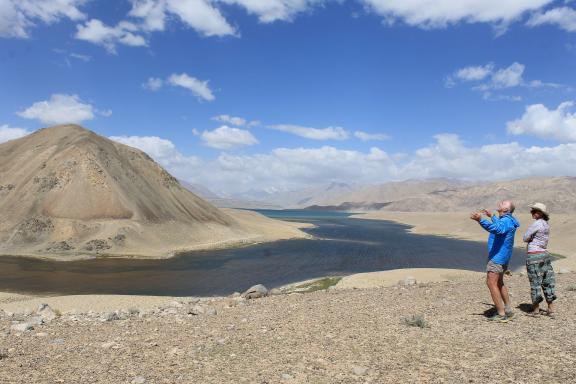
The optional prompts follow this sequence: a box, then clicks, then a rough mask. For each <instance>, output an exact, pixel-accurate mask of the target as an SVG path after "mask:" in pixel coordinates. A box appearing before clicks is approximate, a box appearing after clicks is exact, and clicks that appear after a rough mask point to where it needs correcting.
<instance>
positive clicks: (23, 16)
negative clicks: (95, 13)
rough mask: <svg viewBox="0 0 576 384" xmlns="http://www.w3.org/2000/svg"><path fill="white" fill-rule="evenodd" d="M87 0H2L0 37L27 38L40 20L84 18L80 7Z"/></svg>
mask: <svg viewBox="0 0 576 384" xmlns="http://www.w3.org/2000/svg"><path fill="white" fill-rule="evenodd" d="M84 3H86V0H0V37H17V38H27V37H29V34H30V29H31V28H33V27H34V26H36V25H37V23H38V22H41V23H44V24H54V23H57V22H59V21H60V20H62V19H70V20H74V21H77V20H82V19H83V18H84V17H85V16H84V14H83V13H82V12H81V11H80V9H79V7H80V6H81V5H83V4H84Z"/></svg>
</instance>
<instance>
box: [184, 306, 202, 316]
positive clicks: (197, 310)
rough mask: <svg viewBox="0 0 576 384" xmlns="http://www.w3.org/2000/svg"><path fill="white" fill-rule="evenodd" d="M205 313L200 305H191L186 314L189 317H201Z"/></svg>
mask: <svg viewBox="0 0 576 384" xmlns="http://www.w3.org/2000/svg"><path fill="white" fill-rule="evenodd" d="M205 312H206V311H205V310H204V307H203V306H201V305H198V304H196V305H193V306H192V307H191V308H190V309H189V310H188V313H189V314H191V315H195V316H197V315H203V314H204V313H205Z"/></svg>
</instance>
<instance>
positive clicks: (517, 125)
mask: <svg viewBox="0 0 576 384" xmlns="http://www.w3.org/2000/svg"><path fill="white" fill-rule="evenodd" d="M575 105H576V103H574V102H572V101H567V102H564V103H562V104H560V105H559V106H558V108H556V109H553V110H550V109H548V108H546V106H544V105H542V104H533V105H529V106H527V107H526V110H525V112H524V114H523V115H522V117H520V118H519V119H516V120H513V121H510V122H508V124H507V128H508V132H509V133H511V134H513V135H533V136H536V137H540V138H543V139H555V140H559V141H576V113H573V112H572V113H571V110H573V109H574V106H575Z"/></svg>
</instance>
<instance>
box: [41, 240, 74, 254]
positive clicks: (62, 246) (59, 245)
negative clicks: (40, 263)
mask: <svg viewBox="0 0 576 384" xmlns="http://www.w3.org/2000/svg"><path fill="white" fill-rule="evenodd" d="M71 249H74V247H73V246H71V245H70V244H68V243H67V242H66V241H56V242H53V243H50V244H48V247H47V248H46V250H47V251H48V252H61V251H69V250H71Z"/></svg>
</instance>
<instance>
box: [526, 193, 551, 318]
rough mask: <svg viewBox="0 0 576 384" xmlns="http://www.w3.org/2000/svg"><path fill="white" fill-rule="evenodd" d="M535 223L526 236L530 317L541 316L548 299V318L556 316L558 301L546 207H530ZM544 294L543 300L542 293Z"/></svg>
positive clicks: (537, 204) (538, 204)
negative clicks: (543, 303) (530, 301)
mask: <svg viewBox="0 0 576 384" xmlns="http://www.w3.org/2000/svg"><path fill="white" fill-rule="evenodd" d="M530 214H531V215H532V218H533V219H534V222H533V223H532V225H530V227H529V228H528V230H527V231H526V233H525V234H524V242H526V243H528V245H527V249H528V250H527V257H526V269H527V271H528V279H529V280H530V294H531V296H532V311H531V312H530V315H532V316H536V315H538V314H540V303H541V302H542V301H543V300H544V298H545V299H546V303H548V311H547V312H546V314H547V315H548V316H551V317H553V316H554V309H555V308H554V300H556V277H555V275H554V269H552V262H551V259H550V255H549V254H548V238H549V237H550V225H549V224H548V220H549V214H548V211H547V210H546V205H544V204H542V203H536V204H534V205H533V206H531V207H530ZM540 290H542V292H543V293H544V298H542V295H541V292H540Z"/></svg>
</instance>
